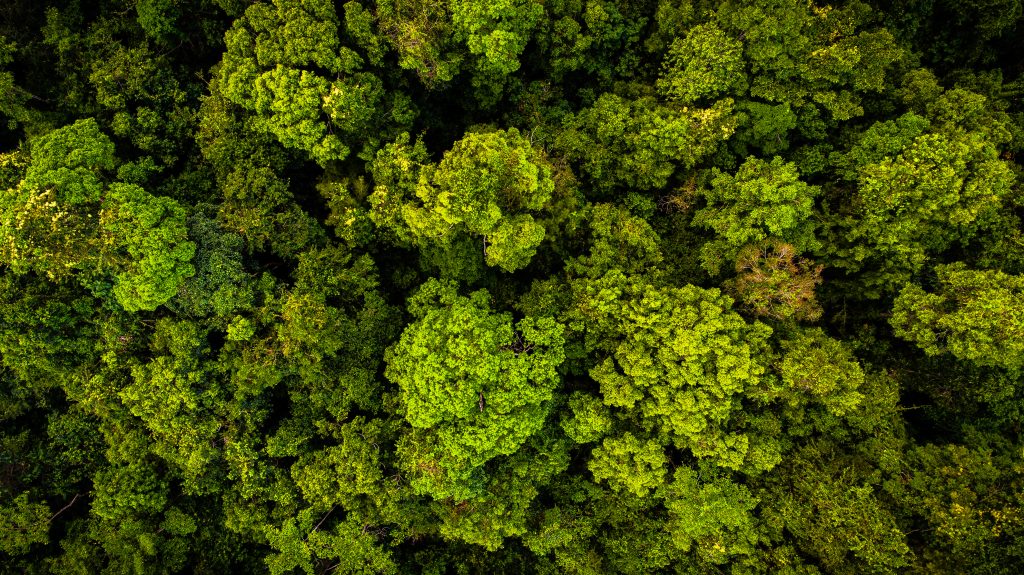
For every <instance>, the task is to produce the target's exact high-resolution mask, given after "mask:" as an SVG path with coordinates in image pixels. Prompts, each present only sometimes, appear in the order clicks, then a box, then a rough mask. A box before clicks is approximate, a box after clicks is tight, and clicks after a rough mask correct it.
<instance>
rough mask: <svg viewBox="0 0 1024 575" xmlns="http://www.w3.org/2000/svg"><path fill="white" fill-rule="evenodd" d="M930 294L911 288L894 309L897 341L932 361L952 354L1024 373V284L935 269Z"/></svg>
mask: <svg viewBox="0 0 1024 575" xmlns="http://www.w3.org/2000/svg"><path fill="white" fill-rule="evenodd" d="M935 272H936V274H937V276H938V286H937V288H938V289H936V290H935V292H934V293H928V292H926V291H925V290H924V289H922V288H921V287H920V286H917V285H914V284H909V285H907V286H906V287H904V288H903V290H902V291H900V294H899V297H897V298H896V301H895V302H894V304H893V313H892V317H891V318H890V320H889V322H890V323H891V324H892V326H893V328H894V329H895V331H896V335H897V336H899V337H902V338H904V339H907V340H909V341H912V342H914V343H915V344H917V346H918V347H920V348H921V349H923V350H924V352H925V353H927V354H928V355H937V354H941V353H945V352H948V353H951V354H953V355H954V356H955V357H957V358H959V359H962V360H965V361H970V362H973V363H975V364H977V365H982V366H994V367H1002V368H1005V369H1010V370H1017V369H1020V368H1021V367H1024V354H1022V352H1024V348H1022V342H1024V278H1021V276H1014V275H1009V274H1005V273H1003V272H1000V271H997V270H971V269H968V268H967V266H966V265H964V264H962V263H958V264H950V265H942V266H936V268H935Z"/></svg>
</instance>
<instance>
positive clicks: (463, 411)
mask: <svg viewBox="0 0 1024 575" xmlns="http://www.w3.org/2000/svg"><path fill="white" fill-rule="evenodd" d="M488 300H489V295H488V293H487V292H486V291H483V290H482V291H477V292H474V293H472V294H470V296H469V297H466V296H460V295H458V293H457V290H456V287H455V286H454V285H452V284H450V283H442V282H439V281H429V282H427V283H426V284H424V285H423V286H422V287H421V288H420V289H419V291H418V292H417V294H416V295H415V296H414V297H412V298H411V299H410V300H409V311H410V313H412V314H413V317H414V318H415V321H414V322H413V323H412V324H410V325H409V327H407V328H406V330H405V331H404V332H403V333H402V337H401V339H399V341H398V343H396V344H395V345H394V346H393V347H391V348H390V349H389V350H388V352H387V355H386V361H387V369H386V371H385V376H386V377H387V378H388V379H389V380H391V381H392V382H394V383H396V384H397V385H398V386H399V390H400V396H399V397H400V402H401V409H402V413H403V415H404V417H405V419H406V421H408V422H409V424H410V425H411V426H412V430H411V432H410V434H409V435H408V436H407V439H406V440H405V443H404V447H401V446H400V452H403V454H402V457H403V459H404V462H403V467H405V468H406V472H407V473H409V474H410V475H411V477H412V482H413V486H414V487H415V488H416V489H417V491H420V492H422V493H427V494H430V495H432V496H433V497H434V498H435V499H444V498H447V497H454V498H455V500H456V501H463V500H467V499H470V498H472V497H473V496H474V495H475V493H476V492H477V491H478V490H477V489H474V488H473V481H472V479H471V478H472V477H473V475H474V474H477V473H479V472H480V471H481V468H482V466H483V465H484V464H485V463H487V462H488V461H489V460H491V459H493V458H495V457H498V456H502V455H505V456H507V455H511V454H512V453H514V452H515V451H516V450H517V449H518V448H519V447H520V446H521V445H522V444H523V443H524V442H526V440H527V439H528V438H529V437H530V436H532V435H534V434H535V433H537V432H538V431H540V429H541V427H542V425H543V423H544V420H545V418H546V417H547V413H548V410H549V408H550V400H551V399H552V393H553V392H554V389H555V386H556V385H557V384H558V380H559V378H558V373H557V371H556V368H557V367H558V366H559V364H561V363H562V360H563V358H564V354H563V352H562V343H563V340H562V335H561V334H562V326H561V325H559V324H558V323H556V322H555V321H554V320H553V319H551V318H525V319H523V320H520V321H519V322H516V323H514V324H513V323H512V318H511V316H510V315H509V314H503V313H493V312H492V311H491V308H490V304H489V302H488Z"/></svg>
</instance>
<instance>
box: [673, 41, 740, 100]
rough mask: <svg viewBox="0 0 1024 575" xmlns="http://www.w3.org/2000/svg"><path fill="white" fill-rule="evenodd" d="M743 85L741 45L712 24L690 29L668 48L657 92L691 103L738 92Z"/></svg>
mask: <svg viewBox="0 0 1024 575" xmlns="http://www.w3.org/2000/svg"><path fill="white" fill-rule="evenodd" d="M745 82H746V77H745V74H744V70H743V44H742V43H741V42H740V41H738V40H735V39H733V38H730V37H729V36H727V35H726V34H725V32H723V31H722V29H721V28H719V27H718V25H717V24H716V23H715V22H714V21H712V22H708V23H707V24H700V25H697V26H694V27H693V28H690V29H689V30H688V31H687V33H686V37H685V38H677V39H676V40H675V41H674V42H672V45H671V46H669V48H668V53H667V54H666V56H665V63H664V64H663V71H662V75H661V77H660V78H659V79H658V83H657V87H658V92H659V93H660V94H661V95H662V96H664V97H665V98H666V99H667V100H670V101H677V102H680V103H683V104H694V103H696V102H698V101H700V100H704V99H707V98H713V97H715V96H718V95H720V94H722V93H729V92H732V91H733V90H734V89H735V90H736V91H740V87H741V86H742V85H743V84H744V83H745Z"/></svg>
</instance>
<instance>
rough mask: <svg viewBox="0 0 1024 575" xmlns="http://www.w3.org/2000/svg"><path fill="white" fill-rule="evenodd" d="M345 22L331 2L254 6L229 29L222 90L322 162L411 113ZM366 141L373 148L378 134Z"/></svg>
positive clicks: (287, 142)
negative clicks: (347, 41) (345, 36)
mask: <svg viewBox="0 0 1024 575" xmlns="http://www.w3.org/2000/svg"><path fill="white" fill-rule="evenodd" d="M350 13H351V14H352V15H353V16H354V17H356V12H350ZM341 26H342V22H341V19H340V18H339V16H338V14H337V13H336V12H335V9H334V3H333V2H328V1H325V0H274V2H273V5H267V4H264V3H257V4H254V5H252V6H250V7H249V8H248V9H247V10H246V11H245V15H244V16H243V17H241V18H239V19H238V20H236V21H235V23H234V25H233V26H232V28H231V30H229V31H228V32H227V34H226V36H225V42H226V44H227V52H226V53H225V54H224V60H223V63H222V64H221V67H220V77H219V80H220V84H219V87H220V89H221V91H222V92H223V94H224V95H225V96H226V97H227V98H228V99H229V100H231V101H232V102H234V103H235V104H238V105H239V106H242V107H243V108H245V109H246V110H249V111H250V112H252V113H253V116H252V122H253V125H254V126H255V127H256V128H257V129H259V130H261V131H265V132H268V133H271V134H273V135H274V136H275V137H276V138H277V139H278V141H280V142H281V143H282V144H283V145H284V146H286V147H289V148H296V149H299V150H302V151H304V152H306V153H308V154H309V156H310V157H311V158H312V159H313V160H315V161H317V162H318V163H320V164H321V165H325V164H327V163H328V162H332V161H338V160H343V159H345V158H346V157H348V155H349V153H350V151H351V146H352V145H355V144H357V143H359V142H360V139H359V138H360V137H361V136H362V135H364V134H367V133H380V131H381V130H382V129H385V126H386V125H388V124H389V123H390V122H391V121H394V120H398V121H397V124H398V125H401V124H402V123H403V122H405V121H406V120H407V119H408V110H407V108H406V106H407V100H406V99H405V98H403V97H401V96H397V95H390V96H387V95H386V94H385V92H384V87H383V85H382V83H381V80H380V78H379V77H378V76H377V75H375V74H374V73H372V72H369V71H365V70H363V68H364V67H365V65H366V62H365V59H364V58H363V57H362V56H361V55H360V54H359V53H358V52H356V51H355V50H353V49H352V48H351V47H349V46H346V45H344V44H343V43H342V38H341V36H342V35H341V33H340V32H341V31H342V28H341ZM332 77H334V78H335V79H333V80H332V79H331V78H332ZM403 110H404V111H403ZM388 116H390V120H389V119H388ZM335 130H337V133H335ZM385 133H386V131H385ZM382 135H383V134H382ZM363 141H364V142H365V146H366V147H367V148H369V149H370V150H372V149H373V147H374V143H375V142H378V141H379V140H378V139H377V138H376V137H372V138H370V139H369V140H363Z"/></svg>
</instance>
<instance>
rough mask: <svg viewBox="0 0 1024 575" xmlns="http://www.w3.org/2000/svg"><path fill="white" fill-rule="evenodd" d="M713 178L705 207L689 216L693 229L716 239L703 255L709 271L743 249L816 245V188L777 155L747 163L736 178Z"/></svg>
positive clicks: (807, 248)
mask: <svg viewBox="0 0 1024 575" xmlns="http://www.w3.org/2000/svg"><path fill="white" fill-rule="evenodd" d="M712 174H713V178H714V179H713V180H712V181H711V188H710V189H709V190H705V191H704V193H703V196H704V197H705V199H706V200H707V203H708V205H707V206H706V207H704V208H701V209H700V210H698V211H697V212H696V213H695V214H694V216H693V225H695V226H701V227H705V228H711V229H713V230H714V231H715V233H716V234H717V235H718V238H717V239H715V240H714V241H712V242H709V243H708V244H705V246H704V248H702V250H701V260H702V262H703V264H704V268H705V269H707V270H708V271H709V272H711V273H717V272H718V270H719V269H720V266H721V264H722V263H723V262H729V261H734V260H736V259H737V256H738V255H739V252H740V250H741V249H742V248H744V247H745V246H748V245H755V244H758V243H762V242H766V241H767V240H775V241H781V242H785V243H787V244H789V245H791V246H793V247H794V248H795V249H796V251H797V253H803V252H806V251H811V250H814V249H816V248H818V247H819V246H820V244H819V243H818V240H817V239H816V238H815V235H814V229H815V222H814V220H813V215H814V214H813V208H814V198H815V196H817V195H818V192H819V189H818V188H817V187H816V186H809V185H807V184H806V183H804V182H802V181H800V179H799V172H798V171H797V168H796V165H794V164H792V163H786V162H783V160H782V158H780V157H778V156H776V157H775V158H774V159H772V161H771V162H765V161H763V160H759V159H757V158H748V159H747V161H746V162H744V163H743V165H742V166H740V169H739V170H738V171H737V172H736V175H735V176H730V175H729V174H725V173H722V172H720V171H718V170H714V171H713V172H712Z"/></svg>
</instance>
